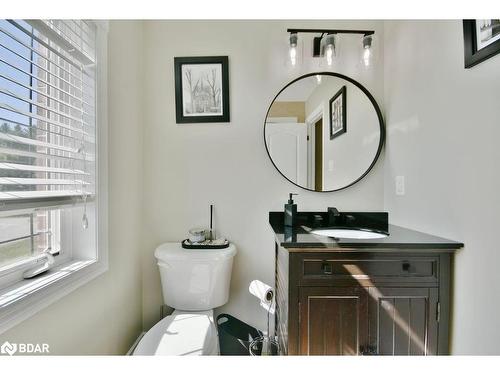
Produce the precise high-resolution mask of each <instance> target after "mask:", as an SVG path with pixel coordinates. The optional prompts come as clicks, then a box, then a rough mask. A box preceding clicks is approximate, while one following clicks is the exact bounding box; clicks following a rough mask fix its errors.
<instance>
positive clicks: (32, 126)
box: [0, 20, 96, 211]
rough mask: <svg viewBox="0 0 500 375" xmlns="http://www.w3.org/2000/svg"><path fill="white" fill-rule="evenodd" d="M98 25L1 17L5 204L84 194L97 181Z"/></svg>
mask: <svg viewBox="0 0 500 375" xmlns="http://www.w3.org/2000/svg"><path fill="white" fill-rule="evenodd" d="M95 56H96V27H95V25H94V23H92V22H87V21H84V20H32V21H14V20H0V210H1V211H6V210H12V209H17V208H20V207H21V208H26V207H28V208H29V207H44V206H47V207H48V206H50V205H61V204H65V203H73V202H75V201H76V200H83V201H86V200H88V199H92V197H93V196H94V194H95V183H96V177H95V175H96V158H95V154H96V110H95V108H96V103H95V99H96V69H95V63H96V61H95Z"/></svg>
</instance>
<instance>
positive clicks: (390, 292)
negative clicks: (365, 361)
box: [276, 245, 450, 355]
mask: <svg viewBox="0 0 500 375" xmlns="http://www.w3.org/2000/svg"><path fill="white" fill-rule="evenodd" d="M449 269H450V254H449V253H447V252H446V251H432V250H429V251H420V250H419V251H418V252H414V253H413V252H407V251H403V250H402V251H398V250H395V249H391V251H385V252H384V251H383V250H381V251H379V252H377V251H366V250H362V249H355V250H353V251H345V250H342V252H335V251H331V252H328V251H325V249H316V250H315V249H310V248H307V249H298V248H293V249H285V248H283V247H280V246H278V245H277V246H276V335H277V338H278V342H279V346H280V353H281V354H283V355H287V354H288V355H295V354H301V355H435V354H448V306H449V282H450V280H449V278H450V277H449Z"/></svg>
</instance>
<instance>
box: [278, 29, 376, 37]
mask: <svg viewBox="0 0 500 375" xmlns="http://www.w3.org/2000/svg"><path fill="white" fill-rule="evenodd" d="M286 31H287V32H288V33H313V34H363V35H365V36H366V35H373V34H375V31H373V30H344V29H287V30H286Z"/></svg>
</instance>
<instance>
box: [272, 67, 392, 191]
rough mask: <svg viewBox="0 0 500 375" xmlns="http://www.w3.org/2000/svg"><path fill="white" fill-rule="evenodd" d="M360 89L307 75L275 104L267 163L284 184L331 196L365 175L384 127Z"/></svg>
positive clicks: (332, 77)
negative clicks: (269, 159) (334, 191)
mask: <svg viewBox="0 0 500 375" xmlns="http://www.w3.org/2000/svg"><path fill="white" fill-rule="evenodd" d="M358 85H359V84H357V83H355V81H352V80H350V79H349V80H348V79H344V78H342V77H341V76H337V75H334V74H331V73H324V74H321V75H307V76H304V77H303V78H300V79H298V80H296V81H294V82H293V83H291V84H290V85H288V86H287V87H286V88H285V89H283V90H282V91H281V92H280V93H279V94H278V96H277V97H276V98H275V100H274V101H273V103H272V104H271V106H270V108H269V111H268V114H267V118H266V123H265V129H264V136H265V142H266V148H267V151H268V153H269V157H270V158H271V160H272V162H273V163H274V165H275V166H276V168H277V169H278V170H279V171H280V173H281V174H282V175H283V176H285V177H286V178H287V179H288V180H290V181H291V182H293V183H295V184H296V185H299V186H300V187H303V188H305V189H309V190H314V191H333V190H339V189H343V188H345V187H347V186H350V185H352V184H353V183H355V182H357V181H358V180H360V179H361V178H362V177H364V176H365V175H366V174H367V173H368V172H369V170H370V169H371V167H372V166H373V164H374V163H375V161H376V159H377V157H378V155H379V153H380V149H381V147H382V144H383V138H384V127H383V123H382V117H381V115H380V110H379V109H378V106H377V105H376V103H375V100H374V99H373V98H370V97H371V95H370V97H369V96H368V95H367V94H366V93H365V92H364V91H363V90H362V89H361V88H360V87H358ZM359 86H361V85H359ZM372 100H373V102H372Z"/></svg>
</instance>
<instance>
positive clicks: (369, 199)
mask: <svg viewBox="0 0 500 375" xmlns="http://www.w3.org/2000/svg"><path fill="white" fill-rule="evenodd" d="M287 27H328V28H335V27H339V28H342V27H345V28H374V29H375V30H376V31H377V33H378V34H379V35H380V34H381V33H382V23H381V22H362V21H342V22H332V21H309V22H304V21H279V22H278V21H269V22H266V21H262V22H245V21H214V22H201V21H192V22H188V21H179V22H172V21H146V22H145V24H144V72H145V74H144V85H145V86H144V103H145V106H144V112H145V121H144V123H143V128H142V129H143V132H144V175H143V176H144V189H145V190H144V218H143V229H144V230H143V246H142V251H143V293H144V295H143V299H144V310H143V315H144V328H146V329H147V328H149V327H151V325H152V324H153V323H154V322H155V321H156V320H157V319H158V318H159V308H160V305H161V304H162V299H161V290H160V279H159V274H158V270H157V266H156V264H155V261H154V257H153V252H154V249H155V247H156V246H158V245H159V244H160V243H162V242H165V241H180V240H182V239H183V238H186V233H187V231H188V229H189V228H191V227H195V226H199V225H202V226H207V225H208V206H209V204H210V203H213V204H215V210H216V217H215V220H216V223H217V229H218V232H219V233H220V234H221V235H224V236H227V237H228V238H229V239H230V240H231V241H233V242H234V243H235V244H236V246H237V247H238V251H239V252H238V255H237V256H236V258H235V266H234V269H233V277H232V285H231V296H230V301H229V303H228V304H227V305H225V306H224V307H222V308H221V309H219V311H225V312H228V313H230V314H233V315H236V316H238V317H239V318H241V319H243V320H245V321H247V322H249V323H250V324H253V325H256V326H258V327H260V328H264V326H265V314H264V312H263V310H261V309H260V308H259V307H258V304H257V302H256V300H255V299H254V298H253V297H251V296H250V295H249V294H248V292H247V287H248V284H249V282H250V281H251V280H252V279H261V280H263V281H265V282H267V283H269V284H271V285H273V284H274V239H273V234H272V232H271V230H270V228H269V225H268V212H269V211H271V210H282V209H283V204H284V203H285V201H286V199H287V196H288V193H289V192H298V193H299V194H300V195H299V196H298V197H297V203H298V207H299V210H326V207H328V206H336V207H338V208H339V209H341V210H380V209H382V208H383V171H382V168H381V167H380V164H378V165H377V166H376V167H375V168H374V170H373V171H372V172H371V173H370V174H369V175H368V176H367V177H366V178H365V179H364V180H363V181H362V182H360V183H359V184H357V185H355V186H353V187H352V188H350V189H348V190H346V191H341V192H337V193H312V192H307V191H305V190H301V189H299V188H297V187H295V186H294V185H292V184H290V183H289V182H288V181H286V180H285V179H284V178H283V177H282V176H281V175H280V174H279V173H278V172H277V171H276V170H275V169H274V167H273V165H272V163H271V161H270V160H269V158H268V156H267V153H266V150H265V147H264V138H263V123H264V119H265V114H266V112H267V109H268V106H269V104H270V102H271V100H272V98H274V96H275V94H276V93H277V92H278V91H279V89H281V88H282V87H283V86H284V85H285V83H287V82H289V81H290V80H291V79H292V78H295V77H297V76H299V75H300V74H301V73H300V72H299V71H291V70H290V69H289V68H287V67H286V66H285V63H284V57H285V56H286V41H287V33H286V29H287ZM307 39H308V40H309V37H307ZM359 43H361V41H360V40H359ZM309 51H310V50H309V49H308V48H307V47H306V46H304V53H308V52H309ZM352 53H354V52H353V51H349V49H348V48H346V50H345V54H344V55H343V56H344V58H347V59H351V58H352ZM216 55H228V56H229V81H230V103H231V122H230V123H228V124H185V125H177V124H176V123H175V108H174V75H173V59H174V57H175V56H216ZM349 56H351V57H349ZM358 69H359V67H358V66H356V64H349V63H347V61H346V62H344V63H343V64H340V66H339V67H338V71H340V72H341V73H344V74H347V75H350V76H352V77H353V78H355V79H358V80H359V81H361V83H362V84H364V85H365V86H366V87H367V88H368V89H369V90H371V91H372V92H373V93H374V96H375V98H376V99H377V100H378V101H379V102H381V100H382V97H383V80H382V69H381V68H380V66H378V67H377V68H376V69H374V70H370V71H366V72H360V71H359V70H358ZM304 70H305V71H310V68H307V69H304Z"/></svg>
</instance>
